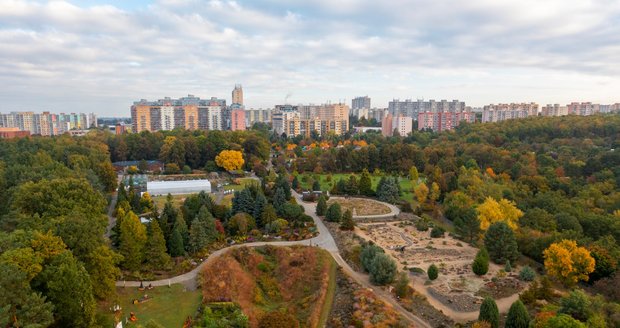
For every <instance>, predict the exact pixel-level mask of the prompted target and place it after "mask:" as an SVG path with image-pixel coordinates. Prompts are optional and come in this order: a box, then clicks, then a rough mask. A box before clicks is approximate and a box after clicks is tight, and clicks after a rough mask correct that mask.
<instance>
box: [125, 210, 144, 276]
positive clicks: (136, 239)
mask: <svg viewBox="0 0 620 328" xmlns="http://www.w3.org/2000/svg"><path fill="white" fill-rule="evenodd" d="M145 244H146V228H145V227H144V225H143V224H142V223H141V222H140V219H139V218H138V217H137V216H136V215H135V214H134V213H133V212H129V213H127V215H125V217H124V218H123V221H122V223H121V238H120V247H119V251H120V253H121V255H122V256H123V263H122V264H123V267H124V268H126V269H128V270H132V271H137V270H139V269H140V265H141V264H142V261H144V246H145Z"/></svg>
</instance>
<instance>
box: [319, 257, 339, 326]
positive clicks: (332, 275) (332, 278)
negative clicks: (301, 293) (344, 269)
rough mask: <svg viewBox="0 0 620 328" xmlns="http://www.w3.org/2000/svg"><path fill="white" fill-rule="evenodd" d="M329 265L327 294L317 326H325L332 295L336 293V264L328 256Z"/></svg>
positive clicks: (332, 302)
mask: <svg viewBox="0 0 620 328" xmlns="http://www.w3.org/2000/svg"><path fill="white" fill-rule="evenodd" d="M329 261H330V267H329V284H328V285H327V295H326V296H325V303H324V304H323V309H321V318H320V319H319V325H318V326H319V327H325V326H326V324H327V319H329V313H330V312H331V310H332V306H333V304H334V296H335V295H336V273H337V269H338V265H336V261H334V259H333V258H332V257H331V256H329Z"/></svg>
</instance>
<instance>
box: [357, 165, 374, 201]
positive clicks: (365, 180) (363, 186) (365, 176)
mask: <svg viewBox="0 0 620 328" xmlns="http://www.w3.org/2000/svg"><path fill="white" fill-rule="evenodd" d="M358 187H359V191H360V194H361V195H365V196H372V195H373V194H374V192H373V190H372V179H371V178H370V173H369V172H368V170H367V169H364V170H363V171H362V175H361V176H360V181H359V183H358Z"/></svg>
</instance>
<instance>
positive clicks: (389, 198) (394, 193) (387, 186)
mask: <svg viewBox="0 0 620 328" xmlns="http://www.w3.org/2000/svg"><path fill="white" fill-rule="evenodd" d="M377 197H378V198H379V200H381V201H383V202H386V203H390V204H394V203H396V202H397V201H398V199H399V198H400V186H399V184H398V181H397V180H396V178H395V177H382V178H381V180H379V184H378V185H377Z"/></svg>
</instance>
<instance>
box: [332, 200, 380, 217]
mask: <svg viewBox="0 0 620 328" xmlns="http://www.w3.org/2000/svg"><path fill="white" fill-rule="evenodd" d="M336 202H337V203H338V204H340V206H341V207H342V212H344V211H346V210H351V212H353V214H354V215H381V214H388V213H390V208H389V207H387V206H385V205H384V204H381V203H379V202H377V201H374V200H372V199H366V198H332V199H330V200H329V201H328V202H327V204H328V205H331V204H333V203H336ZM353 209H355V211H353Z"/></svg>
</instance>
